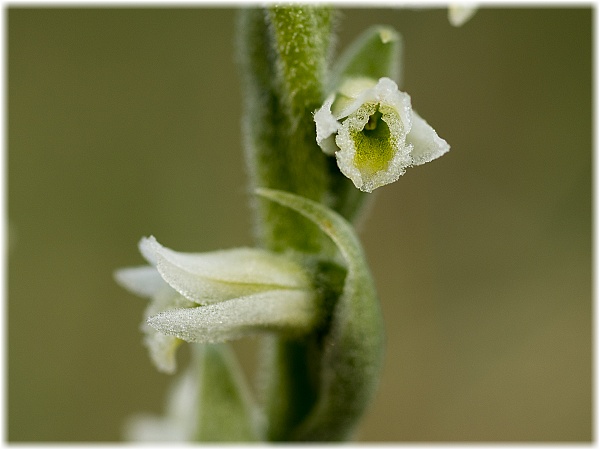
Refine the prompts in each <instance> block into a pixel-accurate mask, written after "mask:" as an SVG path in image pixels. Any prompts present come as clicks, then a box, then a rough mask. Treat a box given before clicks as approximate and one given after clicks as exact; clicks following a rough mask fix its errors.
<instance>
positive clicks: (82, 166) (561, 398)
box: [6, 7, 593, 442]
mask: <svg viewBox="0 0 600 450" xmlns="http://www.w3.org/2000/svg"><path fill="white" fill-rule="evenodd" d="M592 16H593V11H592V10H591V9H590V8H579V9H570V10H566V9H512V10H509V9H487V8H484V9H481V10H479V11H478V12H477V14H476V15H475V17H474V18H473V19H472V20H471V21H470V22H468V23H467V24H466V25H464V26H463V27H462V28H454V27H452V26H450V24H449V23H448V21H447V18H446V11H445V10H383V9H380V10H366V9H355V10H346V11H344V13H343V15H342V17H341V20H340V22H339V26H338V32H339V41H338V44H339V45H338V48H341V47H343V46H345V45H346V44H347V43H348V42H350V41H351V39H352V38H353V37H355V36H356V35H358V34H359V33H360V32H361V31H362V30H364V29H365V28H366V27H368V26H370V25H372V24H377V23H382V24H389V25H392V26H394V27H396V28H397V29H398V30H399V31H400V32H401V33H402V34H403V36H404V40H405V70H404V89H405V90H406V91H408V92H409V93H410V95H411V97H412V101H413V106H414V107H415V109H416V110H417V111H419V113H420V114H421V115H422V116H423V117H425V118H426V119H427V120H428V121H429V122H430V123H431V124H432V125H433V126H434V127H435V128H436V130H437V131H438V133H439V134H440V136H442V137H444V138H445V139H446V140H447V141H448V142H449V143H450V144H451V146H452V150H451V152H450V153H449V154H448V155H446V156H444V157H443V158H441V159H439V160H437V161H435V162H433V163H431V164H427V165H425V166H421V167H417V168H414V169H410V170H409V171H408V172H407V173H406V175H404V176H403V177H402V178H401V179H400V181H399V182H397V183H395V184H393V185H389V186H386V187H383V188H381V189H379V190H378V192H377V193H376V195H377V200H376V202H375V203H374V206H373V208H372V210H371V214H370V215H369V217H368V218H367V220H365V221H364V223H363V226H362V228H361V238H362V240H363V242H364V246H365V248H366V252H367V255H368V258H369V260H370V262H371V263H372V270H373V273H374V276H375V279H376V281H377V285H378V288H379V292H380V296H381V303H382V307H383V311H384V314H385V321H386V327H387V359H386V365H385V371H384V374H383V380H382V384H381V389H380V390H379V394H378V396H377V398H376V399H375V401H374V403H373V406H372V408H371V409H370V411H369V413H368V415H367V416H366V417H365V420H364V422H363V424H362V426H361V429H360V433H359V436H358V437H359V439H360V440H361V441H367V442H368V441H370V442H401V441H473V440H478V441H479V440H483V441H515V440H516V441H586V440H590V439H591V437H592V431H591V430H592V420H591V417H592V406H591V405H592V401H591V392H592V378H591V370H592V363H591V334H592V318H591V305H592V288H591V285H592V273H591V267H592V251H591V235H592V231H591V222H592V214H591V210H592V208H591V197H592V195H591V191H592V189H591V185H592V181H591V180H592V168H591V162H592V54H591V49H592ZM234 17H235V15H234V11H232V10H229V9H202V8H196V9H161V8H154V9H124V8H123V9H35V8H25V7H21V8H17V7H14V8H8V10H7V24H8V30H7V38H8V43H7V52H8V53H7V61H8V66H7V67H8V68H7V71H6V74H7V77H8V84H7V93H8V99H7V108H8V115H7V116H8V117H7V118H8V120H7V130H8V137H7V141H6V142H7V148H8V151H7V162H8V184H7V186H8V192H7V195H8V217H7V219H8V220H7V223H8V227H7V232H8V233H7V235H8V246H7V250H8V257H7V258H8V274H7V281H8V286H7V294H8V296H7V298H8V302H7V309H6V311H7V313H8V314H7V324H8V333H7V336H8V345H7V350H8V352H7V377H6V383H7V389H6V392H7V395H8V402H7V409H6V412H7V432H8V436H7V437H8V439H9V440H10V441H83V442H86V441H116V440H119V439H121V436H122V424H123V422H124V419H125V418H126V417H127V416H129V415H130V414H133V413H136V412H141V411H146V412H156V413H159V412H161V411H162V404H163V400H164V395H165V389H166V387H167V386H168V383H169V381H170V379H171V378H170V377H169V376H166V375H163V374H159V373H158V372H157V371H156V370H155V369H154V368H153V366H152V365H151V363H150V361H149V359H148V357H147V355H146V351H145V349H144V347H143V346H142V344H141V334H140V332H139V331H138V324H139V322H140V320H141V315H142V311H143V308H144V306H145V301H144V300H142V299H140V298H137V297H134V296H132V295H130V294H128V293H127V292H125V291H124V290H122V289H120V288H119V287H118V286H117V285H116V284H115V283H114V282H113V279H112V272H113V270H114V269H115V268H117V267H120V266H127V265H136V264H140V263H142V258H141V257H140V256H139V254H138V252H137V249H136V244H137V241H138V240H139V238H140V237H141V236H145V235H149V234H154V235H155V236H156V237H157V238H158V239H159V240H160V242H162V243H163V244H165V245H167V246H169V247H171V248H174V249H176V250H180V251H209V250H215V249H219V248H228V247H234V246H240V245H251V244H252V236H251V232H250V230H249V228H250V226H251V219H250V214H249V209H248V206H247V193H246V187H245V181H246V177H245V170H244V162H243V161H244V160H243V155H242V151H241V136H240V126H239V124H240V118H241V105H242V94H243V93H242V92H241V89H240V82H239V77H238V74H237V72H236V65H235V61H234V56H233V54H234V48H233V34H234V30H235V21H234ZM256 343H257V339H247V340H245V341H240V342H239V343H238V344H236V349H237V350H239V351H240V353H241V354H242V355H243V356H244V361H245V364H246V366H245V367H246V368H247V369H248V371H249V372H251V371H252V367H253V364H254V349H255V347H256V345H255V344H256ZM180 357H181V361H185V359H186V358H187V350H185V349H184V350H183V351H182V352H181V355H180Z"/></svg>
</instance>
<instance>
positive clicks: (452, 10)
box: [448, 3, 477, 27]
mask: <svg viewBox="0 0 600 450" xmlns="http://www.w3.org/2000/svg"><path fill="white" fill-rule="evenodd" d="M475 12H477V6H475V5H472V4H464V3H451V4H450V5H449V6H448V20H449V21H450V24H451V25H453V26H455V27H460V26H461V25H463V24H464V23H466V22H467V21H468V20H469V19H470V18H471V17H473V15H474V14H475Z"/></svg>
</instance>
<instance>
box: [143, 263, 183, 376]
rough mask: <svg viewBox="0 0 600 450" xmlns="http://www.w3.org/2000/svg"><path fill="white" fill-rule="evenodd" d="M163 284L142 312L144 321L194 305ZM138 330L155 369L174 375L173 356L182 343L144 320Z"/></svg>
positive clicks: (175, 364) (175, 367) (174, 359)
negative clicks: (162, 313)
mask: <svg viewBox="0 0 600 450" xmlns="http://www.w3.org/2000/svg"><path fill="white" fill-rule="evenodd" d="M154 271H156V269H154ZM164 284H165V287H164V288H163V289H162V290H161V291H160V292H159V293H158V294H157V295H156V296H155V297H154V298H153V300H152V301H151V302H150V303H149V304H148V307H147V308H146V311H145V312H144V318H145V319H148V318H149V317H152V316H154V315H156V314H159V313H161V312H163V311H167V310H171V309H175V308H186V307H190V306H193V305H195V303H192V302H191V301H189V300H188V299H186V298H184V297H182V296H181V295H180V294H179V293H178V292H176V291H174V290H173V289H172V288H171V287H169V286H168V285H167V284H166V283H164ZM140 328H141V330H142V331H143V332H144V345H145V346H146V347H147V348H148V353H149V355H150V359H151V360H152V362H153V363H154V365H155V366H156V368H157V369H158V370H159V371H160V372H163V373H169V374H171V373H174V372H175V370H176V369H177V360H176V358H175V356H176V352H177V349H178V348H179V345H180V344H181V343H182V341H181V340H180V339H177V338H176V337H175V336H169V335H166V334H163V333H159V332H158V331H156V329H154V328H152V327H150V326H149V325H148V324H147V323H146V320H144V322H142V324H141V327H140Z"/></svg>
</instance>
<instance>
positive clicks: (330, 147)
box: [314, 77, 450, 192]
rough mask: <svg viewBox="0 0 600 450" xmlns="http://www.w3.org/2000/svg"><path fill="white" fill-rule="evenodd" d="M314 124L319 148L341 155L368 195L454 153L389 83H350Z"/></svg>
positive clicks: (317, 115)
mask: <svg viewBox="0 0 600 450" xmlns="http://www.w3.org/2000/svg"><path fill="white" fill-rule="evenodd" d="M314 120H315V124H316V129H317V144H319V146H320V147H321V149H322V150H323V151H324V152H325V153H327V154H330V155H333V154H335V156H336V159H337V163H338V166H339V168H340V170H341V171H342V173H343V174H344V175H346V176H347V177H348V178H350V179H351V180H352V181H353V183H354V185H355V186H356V187H357V188H358V189H360V190H362V191H365V192H372V191H373V190H374V189H376V188H378V187H380V186H383V185H386V184H389V183H392V182H394V181H396V180H397V179H398V178H399V177H400V176H401V175H403V174H404V172H405V171H406V168H408V167H410V166H413V165H420V164H424V163H426V162H429V161H432V160H434V159H436V158H438V157H440V156H441V155H443V154H444V153H446V152H447V151H448V150H450V146H449V145H448V143H447V142H446V141H445V140H444V139H442V138H440V137H439V136H438V135H437V133H436V132H435V130H434V129H433V128H432V127H431V126H430V125H429V124H428V123H427V122H425V120H423V119H422V118H421V117H420V116H419V115H418V114H417V113H416V112H415V111H413V109H412V106H411V101H410V96H409V95H408V94H407V93H405V92H402V91H400V90H399V89H398V86H397V85H396V83H394V81H392V80H391V79H389V78H386V77H383V78H380V79H379V81H376V80H373V79H370V78H363V77H355V78H349V79H347V80H345V81H344V82H343V83H342V84H341V86H340V87H339V88H338V90H337V91H336V92H335V93H334V94H332V95H331V96H329V97H328V98H327V100H326V101H325V102H324V104H323V106H322V107H321V108H320V109H319V110H317V111H316V112H315V115H314Z"/></svg>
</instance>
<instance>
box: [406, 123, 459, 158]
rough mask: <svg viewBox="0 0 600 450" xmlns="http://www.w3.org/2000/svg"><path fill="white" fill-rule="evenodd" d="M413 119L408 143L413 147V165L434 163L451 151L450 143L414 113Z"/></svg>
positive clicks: (407, 138) (407, 139)
mask: <svg viewBox="0 0 600 450" xmlns="http://www.w3.org/2000/svg"><path fill="white" fill-rule="evenodd" d="M412 119H413V120H412V128H411V129H410V133H408V136H407V137H406V141H407V142H409V143H411V144H412V145H413V150H412V152H411V157H412V163H413V165H415V166H419V165H421V164H425V163H427V162H430V161H433V160H434V159H436V158H439V157H440V156H442V155H443V154H444V153H447V152H448V151H449V150H450V146H449V145H448V143H447V142H446V141H445V140H444V139H442V138H441V137H439V136H438V134H437V133H436V132H435V130H434V129H433V128H432V127H431V125H429V124H428V123H427V122H425V120H424V119H422V118H421V116H419V115H418V114H417V113H416V112H414V111H413V117H412Z"/></svg>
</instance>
